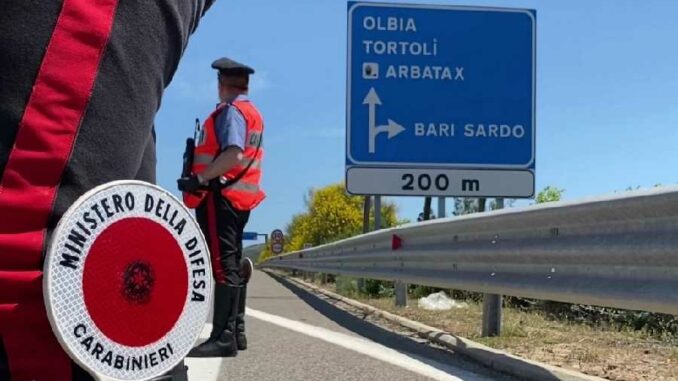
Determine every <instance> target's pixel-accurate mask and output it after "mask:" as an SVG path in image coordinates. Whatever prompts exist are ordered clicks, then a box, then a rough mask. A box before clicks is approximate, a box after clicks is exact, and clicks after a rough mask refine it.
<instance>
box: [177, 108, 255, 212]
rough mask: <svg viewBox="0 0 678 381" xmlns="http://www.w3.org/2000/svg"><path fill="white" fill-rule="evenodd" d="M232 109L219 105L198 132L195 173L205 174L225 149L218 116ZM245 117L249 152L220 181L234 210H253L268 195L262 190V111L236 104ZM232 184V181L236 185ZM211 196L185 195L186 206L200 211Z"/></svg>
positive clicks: (246, 151) (194, 163)
mask: <svg viewBox="0 0 678 381" xmlns="http://www.w3.org/2000/svg"><path fill="white" fill-rule="evenodd" d="M226 107H228V106H227V105H221V106H219V107H218V108H217V109H216V110H215V111H214V112H213V113H212V114H210V116H209V117H208V118H207V120H206V121H205V123H204V124H203V126H202V129H201V130H200V132H199V133H198V136H197V137H196V142H195V150H194V154H193V166H192V168H191V172H192V173H193V174H200V173H202V172H203V171H204V170H205V168H207V166H208V165H209V164H210V163H211V162H212V161H214V159H216V157H217V156H218V155H219V154H220V153H221V146H220V144H219V141H218V140H217V134H216V131H215V124H216V119H217V116H218V115H219V114H220V113H221V112H222V111H224V109H225V108H226ZM230 107H235V108H236V109H237V110H238V111H240V113H241V114H242V116H243V118H244V119H245V123H246V124H247V135H246V136H245V150H244V151H243V157H242V160H241V162H240V163H239V164H237V165H236V166H234V167H233V168H231V169H230V170H229V171H228V172H227V173H225V174H224V175H223V176H221V178H220V182H221V183H222V184H224V185H227V186H225V187H224V188H222V189H221V194H222V195H223V196H224V197H226V199H228V200H229V201H230V202H231V204H233V207H234V208H236V209H239V210H245V211H247V210H252V209H254V208H256V207H257V205H259V204H260V203H261V201H263V200H264V198H265V197H266V194H265V193H264V192H263V191H262V189H261V185H260V184H261V161H262V159H263V157H264V149H263V147H262V145H261V141H262V137H263V132H264V122H263V120H262V118H261V115H260V114H259V111H257V109H256V108H255V107H254V105H253V104H252V103H251V102H250V101H247V100H242V101H235V102H233V103H231V104H230ZM234 180H237V181H235V182H234V183H233V184H230V185H229V182H233V181H234ZM206 195H207V191H201V192H199V193H198V194H191V193H184V194H183V196H184V203H185V204H186V206H187V207H189V208H197V207H198V205H200V203H201V202H202V200H203V199H204V198H205V196H206Z"/></svg>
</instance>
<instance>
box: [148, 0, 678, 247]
mask: <svg viewBox="0 0 678 381" xmlns="http://www.w3.org/2000/svg"><path fill="white" fill-rule="evenodd" d="M391 2H399V1H391ZM407 2H408V3H420V1H416V0H408V1H407ZM423 3H426V4H431V3H436V4H447V5H479V6H499V7H516V8H529V9H535V10H536V11H537V100H536V103H537V123H536V128H537V139H536V147H537V153H536V189H537V191H539V190H541V189H543V188H544V187H546V186H549V185H552V186H557V187H559V188H562V189H565V193H564V199H566V200H577V199H581V198H586V197H591V196H599V195H604V194H609V193H613V192H618V191H623V190H624V189H626V188H627V187H629V186H633V187H637V186H640V187H651V186H654V185H655V184H664V185H669V184H676V183H678V171H677V170H676V164H677V163H678V160H677V158H676V156H677V154H678V152H677V150H676V145H677V143H678V49H677V48H676V46H677V45H676V41H677V40H678V16H677V15H678V1H673V0H642V1H641V0H567V1H546V0H534V1H531V0H522V1H521V0H505V1H499V0H494V1H489V0H466V1H463V2H462V1H438V2H435V1H433V0H430V1H426V2H423ZM346 13H347V11H346V1H343V0H288V1H281V0H229V1H224V0H218V1H217V2H216V4H215V5H214V6H213V7H212V8H211V9H210V11H209V12H208V13H207V15H206V16H205V17H204V18H203V20H202V21H201V24H200V26H199V27H198V30H197V31H196V33H195V34H194V35H193V37H192V39H191V40H190V42H189V46H188V49H187V51H186V52H185V54H184V57H183V59H182V61H181V63H180V65H179V68H178V71H177V73H176V75H175V77H174V79H173V81H172V83H171V84H170V86H169V87H168V88H167V90H166V92H165V94H164V97H163V101H162V105H161V108H160V110H159V112H158V114H157V117H156V132H157V137H158V142H157V145H158V166H157V169H158V183H159V185H160V186H162V187H163V188H165V189H168V190H170V191H172V192H173V193H174V194H176V195H178V191H176V178H177V177H178V175H179V173H180V172H181V157H182V154H183V150H184V144H185V139H186V138H187V137H189V136H192V133H193V132H192V131H193V127H194V120H195V118H196V117H198V118H200V119H201V120H204V119H205V118H206V117H207V115H209V113H210V112H211V111H212V110H213V109H214V107H215V105H216V101H217V91H216V88H217V83H216V74H215V72H214V70H212V69H211V68H210V64H211V62H212V61H213V60H214V59H216V58H219V57H222V56H227V57H230V58H233V59H235V60H237V61H240V62H243V63H246V64H248V65H250V66H252V67H254V68H255V69H256V71H257V72H256V74H255V75H254V77H253V78H252V83H251V89H250V97H251V99H252V100H253V102H254V103H255V104H256V105H257V107H258V108H259V109H260V111H261V113H262V114H263V116H264V120H265V127H266V130H265V140H264V142H265V145H264V148H265V153H266V156H265V159H264V169H263V170H264V178H263V187H264V189H265V190H266V193H267V195H268V197H267V199H266V200H265V202H264V203H263V204H262V205H261V206H260V207H259V208H257V209H256V210H255V211H254V212H253V213H252V216H251V218H250V222H249V224H248V225H247V228H246V231H256V232H259V233H270V232H271V231H272V230H273V229H276V228H284V227H285V225H286V224H287V223H288V222H289V220H290V218H291V217H292V215H294V214H295V213H299V212H302V211H303V208H304V201H303V199H304V195H305V194H307V192H308V190H309V189H311V188H319V187H322V186H325V185H328V184H332V183H338V182H341V181H343V179H344V166H345V154H346V148H345V129H346V33H347V31H346V29H347V27H346V24H347V21H346V17H347V15H346ZM388 200H390V201H392V202H395V203H396V204H397V205H398V206H399V215H400V217H401V218H407V219H410V220H416V218H417V215H418V214H419V213H420V212H421V210H422V207H423V198H421V197H416V198H414V197H413V198H404V197H398V198H389V199H388ZM531 202H532V201H531V200H525V201H520V202H518V203H517V204H516V205H525V204H530V203H531ZM434 205H436V203H435V202H434ZM447 205H448V206H447V210H448V213H449V211H450V209H451V206H452V201H451V200H448V201H447ZM251 243H254V242H246V245H248V244H251Z"/></svg>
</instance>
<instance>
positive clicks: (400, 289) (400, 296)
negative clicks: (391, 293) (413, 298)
mask: <svg viewBox="0 0 678 381" xmlns="http://www.w3.org/2000/svg"><path fill="white" fill-rule="evenodd" d="M394 288H395V305H396V307H406V306H407V284H406V283H403V282H401V281H399V280H397V281H395V284H394Z"/></svg>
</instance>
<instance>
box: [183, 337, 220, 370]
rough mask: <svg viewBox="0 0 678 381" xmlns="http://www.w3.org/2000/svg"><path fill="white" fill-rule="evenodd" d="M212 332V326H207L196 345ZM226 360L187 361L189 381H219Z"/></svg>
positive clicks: (189, 359)
mask: <svg viewBox="0 0 678 381" xmlns="http://www.w3.org/2000/svg"><path fill="white" fill-rule="evenodd" d="M210 332H212V324H205V328H204V329H203V330H202V333H201V334H200V340H199V341H198V343H196V344H200V343H202V342H203V341H205V340H207V338H208V337H210ZM223 361H224V360H223V359H222V358H218V357H217V358H189V357H187V358H186V360H185V364H186V365H187V366H188V379H189V380H196V381H217V379H218V378H219V371H220V370H221V365H222V362H223Z"/></svg>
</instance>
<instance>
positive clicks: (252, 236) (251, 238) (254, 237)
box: [242, 232, 259, 241]
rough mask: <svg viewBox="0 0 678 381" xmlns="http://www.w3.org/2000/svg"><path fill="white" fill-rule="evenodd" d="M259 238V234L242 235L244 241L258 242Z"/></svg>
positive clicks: (246, 233)
mask: <svg viewBox="0 0 678 381" xmlns="http://www.w3.org/2000/svg"><path fill="white" fill-rule="evenodd" d="M258 238H259V234H258V233H257V232H244V233H242V239H243V240H244V241H256V240H257V239H258Z"/></svg>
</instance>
